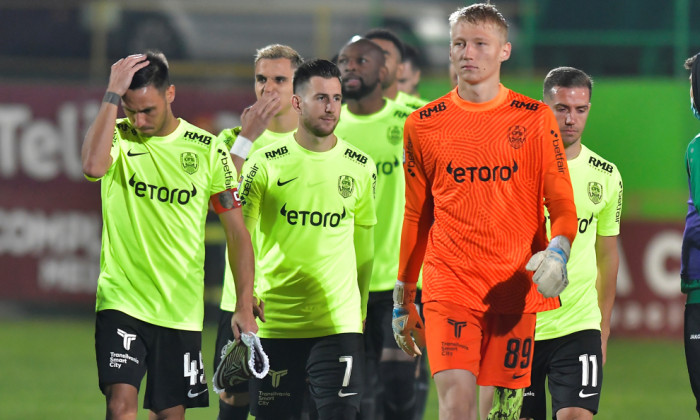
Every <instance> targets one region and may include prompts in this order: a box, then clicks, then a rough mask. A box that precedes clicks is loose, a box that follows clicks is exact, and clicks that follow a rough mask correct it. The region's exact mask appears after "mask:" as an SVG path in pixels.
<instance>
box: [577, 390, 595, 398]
mask: <svg viewBox="0 0 700 420" xmlns="http://www.w3.org/2000/svg"><path fill="white" fill-rule="evenodd" d="M594 395H598V393H597V392H594V393H592V394H584V393H583V390H581V391H580V392H579V393H578V396H579V397H580V398H588V397H592V396H594Z"/></svg>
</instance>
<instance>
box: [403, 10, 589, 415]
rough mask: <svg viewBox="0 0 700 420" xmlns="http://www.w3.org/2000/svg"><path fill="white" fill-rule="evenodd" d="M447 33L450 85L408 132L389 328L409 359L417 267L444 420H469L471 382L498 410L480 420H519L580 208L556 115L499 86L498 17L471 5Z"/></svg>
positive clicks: (505, 45)
mask: <svg viewBox="0 0 700 420" xmlns="http://www.w3.org/2000/svg"><path fill="white" fill-rule="evenodd" d="M450 27H451V29H450V36H451V42H450V60H451V62H452V65H453V66H454V68H455V71H456V73H457V75H458V84H457V87H456V88H455V89H454V90H452V91H451V92H449V93H448V94H446V95H445V96H443V97H441V98H439V99H437V100H435V101H433V102H431V103H429V104H427V105H426V106H424V107H423V108H420V109H418V110H417V111H415V112H413V113H412V114H411V116H410V117H409V118H408V120H407V121H406V126H405V129H404V148H405V153H406V157H405V164H404V170H405V174H406V211H405V215H404V223H403V232H402V237H401V254H400V263H399V273H398V279H399V281H398V282H397V284H396V288H395V289H394V319H393V321H392V323H393V329H394V333H395V338H396V341H397V343H398V344H399V346H400V347H402V348H403V349H404V351H406V352H407V353H409V354H412V355H415V354H418V353H419V350H418V348H417V347H416V345H415V344H414V339H416V341H418V342H419V344H420V341H421V336H422V335H423V328H422V325H421V323H420V319H419V317H418V315H417V313H416V310H415V307H414V305H413V300H414V296H415V289H416V286H415V284H416V280H417V278H418V273H419V271H420V269H421V265H422V266H423V296H422V301H423V308H424V309H423V311H424V316H425V324H426V328H425V341H426V344H427V351H428V356H429V357H430V368H431V373H432V374H433V377H434V380H435V385H436V387H437V390H438V397H439V401H440V418H441V419H464V418H475V417H476V407H477V403H476V385H477V384H479V385H492V386H495V387H496V397H495V398H494V400H495V401H498V402H499V404H497V406H496V407H494V410H492V413H491V414H490V415H489V416H490V417H489V418H495V417H493V416H498V418H508V419H510V418H518V417H519V414H520V404H521V401H522V388H524V387H526V386H527V385H529V383H530V359H531V356H532V347H533V335H534V327H535V313H536V312H539V311H545V310H550V309H555V308H557V307H559V305H560V301H559V299H558V298H557V296H558V294H559V293H560V292H561V291H562V290H563V289H564V287H566V284H567V276H566V261H567V259H568V256H569V250H570V247H571V242H572V241H573V239H574V236H575V233H576V227H577V220H576V208H575V206H574V201H573V193H572V189H571V182H570V180H569V174H568V168H567V164H566V157H565V155H564V145H563V143H562V142H561V138H560V135H559V129H558V125H557V122H556V120H555V118H554V115H553V114H552V112H551V111H550V110H549V108H547V107H546V106H545V105H544V104H542V103H541V102H539V101H535V100H533V99H530V98H528V97H526V96H523V95H521V94H518V93H516V92H513V91H512V90H510V89H507V88H506V87H504V86H503V85H501V84H500V82H499V80H500V66H501V63H502V62H503V61H506V60H507V59H508V58H509V57H510V51H511V46H510V43H509V42H507V33H508V24H507V22H506V21H505V19H504V18H503V16H502V15H501V14H500V13H499V12H498V10H496V8H495V7H494V6H493V5H490V4H474V5H471V6H468V7H465V8H462V9H460V10H458V11H456V12H454V13H453V14H452V16H450ZM543 203H544V204H545V206H546V207H547V209H548V211H549V213H550V215H551V226H552V238H553V239H552V241H551V242H550V243H549V244H548V243H547V237H546V231H545V228H544V221H545V218H544V208H543V206H542V204H543ZM533 254H534V255H533ZM531 271H532V272H534V274H533V273H532V272H531ZM484 414H485V413H482V416H483V415H484Z"/></svg>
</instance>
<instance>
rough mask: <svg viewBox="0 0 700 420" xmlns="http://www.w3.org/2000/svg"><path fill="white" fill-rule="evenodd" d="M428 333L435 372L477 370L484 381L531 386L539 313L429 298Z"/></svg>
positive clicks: (426, 311)
mask: <svg viewBox="0 0 700 420" xmlns="http://www.w3.org/2000/svg"><path fill="white" fill-rule="evenodd" d="M423 314H424V316H425V338H426V343H427V347H428V360H429V361H430V371H431V374H433V375H435V374H436V373H437V372H440V371H443V370H447V369H463V370H468V371H470V372H472V373H473V374H474V375H475V376H476V378H477V384H479V385H493V386H501V387H505V388H511V389H519V388H525V387H527V386H529V385H530V368H531V362H532V351H533V344H534V335H535V320H536V315H535V314H493V313H485V312H480V311H475V310H472V309H470V308H467V307H465V306H461V305H457V304H454V303H450V302H437V301H432V302H426V303H424V305H423Z"/></svg>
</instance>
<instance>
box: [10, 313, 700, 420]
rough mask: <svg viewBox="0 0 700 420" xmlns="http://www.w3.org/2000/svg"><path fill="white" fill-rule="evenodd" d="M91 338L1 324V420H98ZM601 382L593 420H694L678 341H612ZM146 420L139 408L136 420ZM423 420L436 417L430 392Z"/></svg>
mask: <svg viewBox="0 0 700 420" xmlns="http://www.w3.org/2000/svg"><path fill="white" fill-rule="evenodd" d="M93 334H94V331H93V321H92V320H75V319H61V318H59V319H53V320H49V319H32V320H16V319H3V320H0V374H1V378H2V379H1V380H0V418H2V419H8V420H10V419H22V420H32V419H48V418H50V419H54V420H63V419H66V420H68V419H71V420H72V419H99V418H104V399H103V396H102V394H101V393H100V391H99V389H98V386H97V370H96V367H95V355H94V339H93ZM215 334H216V331H215V327H214V326H213V325H207V326H205V330H204V335H203V346H204V348H203V352H204V354H203V357H204V361H205V367H206V369H207V373H208V374H209V375H211V373H212V372H211V364H212V361H211V358H212V356H213V345H214V339H215ZM604 375H605V376H604V381H603V397H602V400H601V404H600V413H599V414H598V415H597V416H595V418H596V419H597V420H606V419H636V420H644V419H649V420H658V419H667V418H674V419H693V418H696V419H697V418H698V415H697V414H696V413H695V409H694V406H695V401H694V399H693V395H692V393H691V391H690V384H689V382H688V376H687V372H686V369H685V358H684V354H683V344H682V342H680V341H654V340H651V339H649V340H626V339H625V340H623V339H613V340H612V341H611V342H610V346H609V350H608V361H607V364H606V366H605V372H604ZM142 397H143V395H141V398H142ZM216 398H217V397H216V394H214V393H213V392H212V394H211V395H210V403H211V405H212V406H211V407H209V408H205V409H201V408H200V409H193V410H189V411H188V412H187V418H188V419H195V420H196V419H208V420H213V419H215V418H216V409H217V404H216ZM139 405H141V402H140V403H139ZM147 418H148V413H147V412H146V411H145V410H143V409H140V411H139V419H147ZM425 418H426V419H427V420H430V419H437V418H438V415H437V397H436V395H435V390H434V387H433V389H432V390H431V395H430V399H429V401H428V409H427V413H426V416H425Z"/></svg>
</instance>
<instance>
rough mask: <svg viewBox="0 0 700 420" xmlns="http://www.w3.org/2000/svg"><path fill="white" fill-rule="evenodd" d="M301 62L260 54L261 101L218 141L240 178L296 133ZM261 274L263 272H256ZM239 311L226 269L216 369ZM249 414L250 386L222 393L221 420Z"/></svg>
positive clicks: (269, 49) (279, 53)
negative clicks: (256, 157) (255, 157)
mask: <svg viewBox="0 0 700 420" xmlns="http://www.w3.org/2000/svg"><path fill="white" fill-rule="evenodd" d="M302 62H303V60H302V58H301V56H300V55H299V53H297V52H296V51H295V50H294V49H293V48H291V47H289V46H286V45H280V44H272V45H267V46H265V47H263V48H261V49H259V50H258V51H257V53H256V55H255V85H254V88H255V96H256V98H257V101H256V102H255V103H254V104H253V105H252V106H250V107H248V108H246V109H245V110H244V111H243V114H242V115H241V124H242V126H241V127H234V128H229V129H225V130H223V131H222V132H221V133H220V134H219V137H218V140H219V141H221V142H223V143H224V144H225V145H226V148H227V149H228V150H230V151H231V159H232V160H233V163H234V165H235V166H236V170H237V171H238V172H239V173H240V172H241V169H242V167H243V163H244V162H245V160H246V158H247V157H248V155H249V154H252V153H253V152H255V151H256V150H258V149H260V148H262V147H265V146H268V145H270V144H272V143H274V142H276V141H278V140H281V139H284V138H287V137H289V135H290V134H291V133H292V132H293V131H294V130H295V129H296V128H297V122H298V119H299V117H298V115H297V113H296V112H295V111H294V108H292V95H293V92H292V79H293V78H294V71H295V70H296V69H297V68H298V67H299V66H300V65H301V63H302ZM256 235H257V233H256V232H252V233H251V237H252V240H253V247H254V248H256ZM256 253H259V251H256ZM256 264H257V259H256ZM256 271H258V268H257V267H256ZM256 302H259V303H260V305H261V306H262V307H263V308H264V302H262V301H260V300H257V301H256ZM235 307H236V294H235V290H234V281H233V273H232V272H231V270H228V269H227V270H225V272H224V289H223V294H222V296H221V305H220V308H221V311H220V316H219V329H218V332H217V336H216V346H215V349H214V351H215V353H214V366H218V365H219V364H220V363H221V360H222V359H223V357H224V355H225V353H226V349H227V348H228V346H230V345H231V342H232V341H233V336H232V335H231V329H230V328H228V327H227V326H228V324H229V323H230V321H231V318H232V317H233V313H234V312H233V311H234V309H235ZM256 309H257V308H256ZM258 313H259V314H260V315H262V318H261V320H262V321H264V320H265V318H264V313H263V309H262V308H260V309H259V311H258ZM248 412H249V396H248V382H247V381H245V382H242V383H240V384H238V385H236V386H235V387H229V388H226V389H225V390H224V392H221V393H219V420H245V419H247V418H248Z"/></svg>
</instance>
